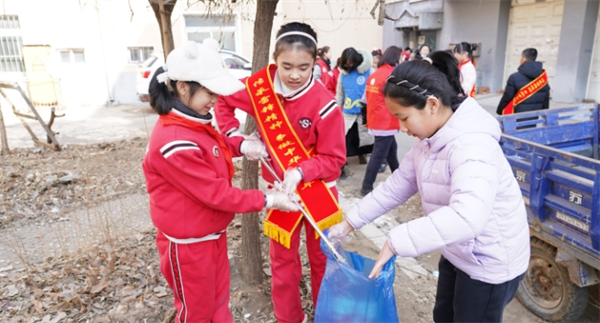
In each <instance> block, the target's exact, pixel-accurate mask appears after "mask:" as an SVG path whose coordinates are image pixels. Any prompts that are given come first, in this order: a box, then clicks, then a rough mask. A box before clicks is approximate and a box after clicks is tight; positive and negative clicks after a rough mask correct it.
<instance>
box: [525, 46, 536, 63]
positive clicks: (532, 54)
mask: <svg viewBox="0 0 600 323" xmlns="http://www.w3.org/2000/svg"><path fill="white" fill-rule="evenodd" d="M537 54H538V52H537V49H535V48H525V49H524V50H523V52H522V53H521V56H523V57H525V59H526V60H527V61H528V62H535V60H536V59H537Z"/></svg>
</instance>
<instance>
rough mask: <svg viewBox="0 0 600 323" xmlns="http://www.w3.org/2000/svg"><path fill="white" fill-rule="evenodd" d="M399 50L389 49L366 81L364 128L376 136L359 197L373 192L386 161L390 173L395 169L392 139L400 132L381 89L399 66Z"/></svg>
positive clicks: (395, 156)
mask: <svg viewBox="0 0 600 323" xmlns="http://www.w3.org/2000/svg"><path fill="white" fill-rule="evenodd" d="M401 54H402V50H401V49H400V48H398V47H396V46H390V47H388V48H387V49H386V50H385V52H384V53H383V56H382V57H381V60H380V61H379V63H378V66H379V67H378V69H377V70H376V71H375V72H374V73H373V74H371V76H369V78H367V87H366V90H365V96H366V98H367V128H369V133H371V134H372V135H374V136H375V144H374V145H373V152H372V153H371V158H370V159H369V164H368V165H367V171H366V172H365V178H364V180H363V183H362V189H361V190H360V193H361V195H362V196H365V195H367V194H369V193H370V192H371V191H372V190H373V183H375V179H376V178H377V173H378V171H379V168H380V166H381V164H383V163H384V161H387V163H388V165H390V170H391V171H392V173H393V172H394V171H395V170H396V169H397V168H398V166H399V163H398V155H397V150H398V144H397V143H396V137H395V135H396V134H397V133H398V130H399V129H400V122H398V119H397V118H396V117H394V116H393V115H392V114H391V113H390V112H389V111H388V108H387V107H386V105H385V98H384V97H383V86H384V85H385V83H386V81H387V78H388V77H389V76H390V75H392V71H393V70H394V67H396V66H397V65H398V63H399V62H400V57H401Z"/></svg>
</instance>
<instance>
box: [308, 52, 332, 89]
mask: <svg viewBox="0 0 600 323" xmlns="http://www.w3.org/2000/svg"><path fill="white" fill-rule="evenodd" d="M317 56H319V58H318V59H317V64H315V67H314V72H313V74H314V76H315V80H320V81H321V83H323V85H324V86H325V88H326V89H328V90H329V92H331V93H332V94H333V95H334V96H335V86H334V81H333V73H332V72H331V60H330V59H331V54H330V48H329V46H323V47H322V48H319V49H318V50H317Z"/></svg>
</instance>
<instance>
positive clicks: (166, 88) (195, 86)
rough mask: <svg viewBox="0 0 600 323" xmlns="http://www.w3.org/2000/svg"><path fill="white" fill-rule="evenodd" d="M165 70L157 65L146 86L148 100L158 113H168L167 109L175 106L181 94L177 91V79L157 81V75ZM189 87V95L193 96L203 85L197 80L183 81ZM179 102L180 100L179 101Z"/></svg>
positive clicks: (169, 109)
mask: <svg viewBox="0 0 600 323" xmlns="http://www.w3.org/2000/svg"><path fill="white" fill-rule="evenodd" d="M164 71H165V70H164V69H163V67H162V66H161V67H159V68H158V69H157V70H156V72H155V73H154V76H152V79H151V80H150V85H149V86H148V94H149V100H148V101H149V102H150V106H151V107H152V109H154V111H156V113H158V114H168V113H169V111H171V109H172V108H173V107H174V106H175V104H176V102H175V101H180V98H181V96H180V95H179V92H177V81H174V80H167V82H168V85H167V84H165V83H161V82H159V81H158V79H157V77H158V75H160V74H162V73H163V72H164ZM185 83H187V84H188V85H189V87H190V97H192V96H194V93H196V91H198V90H199V89H202V88H203V86H202V85H200V83H198V82H191V81H188V82H185ZM180 102H181V101H180Z"/></svg>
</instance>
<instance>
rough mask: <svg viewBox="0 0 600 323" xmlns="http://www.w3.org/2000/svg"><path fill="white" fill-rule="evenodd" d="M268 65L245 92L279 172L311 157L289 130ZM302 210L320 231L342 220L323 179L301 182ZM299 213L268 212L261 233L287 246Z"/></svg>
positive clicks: (289, 126) (299, 186)
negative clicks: (248, 96)
mask: <svg viewBox="0 0 600 323" xmlns="http://www.w3.org/2000/svg"><path fill="white" fill-rule="evenodd" d="M276 68H277V67H276V66H275V65H269V66H267V67H265V68H264V69H262V70H260V71H259V72H257V73H256V74H254V75H252V76H250V77H249V78H247V79H246V89H247V90H248V94H249V95H250V99H251V100H252V105H253V106H254V114H255V119H256V124H257V126H258V129H259V130H260V132H261V134H262V137H263V139H264V141H265V144H266V146H267V148H268V149H269V150H270V152H271V154H270V155H271V156H272V157H273V158H274V159H275V161H276V162H277V164H278V165H279V167H280V168H281V169H282V170H284V171H285V170H286V169H288V168H290V167H292V168H295V167H297V166H298V164H299V163H301V162H303V161H305V160H307V159H309V158H311V157H312V156H314V154H312V155H311V153H310V152H309V151H308V150H306V148H305V147H304V145H303V144H302V142H301V141H300V139H299V138H298V135H297V134H296V132H295V131H294V128H292V125H291V124H290V122H289V120H288V118H287V115H286V114H285V111H284V109H283V106H282V105H281V102H280V101H279V97H278V96H277V94H276V93H275V90H274V87H273V81H272V80H271V70H272V69H276ZM297 193H298V195H299V196H300V199H301V201H302V203H303V204H304V209H305V210H306V211H307V213H308V214H309V215H310V216H311V217H312V218H313V219H314V220H315V222H316V223H317V225H318V226H319V228H320V229H321V230H325V229H327V228H329V227H331V226H332V225H334V224H336V223H339V222H341V221H342V211H341V209H340V206H339V205H338V203H337V200H336V199H335V197H334V196H333V194H332V193H331V190H330V189H329V187H327V185H326V184H325V182H323V181H322V180H314V181H311V182H308V183H300V184H299V185H298V187H297ZM301 219H302V213H300V212H282V211H279V210H269V212H268V213H267V218H266V219H265V227H264V233H265V235H266V236H268V237H270V238H271V239H273V240H275V241H277V242H279V243H281V244H282V245H284V246H286V247H287V248H289V247H290V241H291V237H292V233H294V230H296V228H297V227H298V224H299V223H300V220H301Z"/></svg>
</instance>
